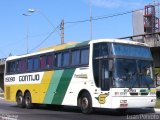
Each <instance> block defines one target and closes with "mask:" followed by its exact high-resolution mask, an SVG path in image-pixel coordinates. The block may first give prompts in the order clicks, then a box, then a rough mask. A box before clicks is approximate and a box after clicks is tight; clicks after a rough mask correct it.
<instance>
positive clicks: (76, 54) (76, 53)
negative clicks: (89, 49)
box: [71, 50, 80, 65]
mask: <svg viewBox="0 0 160 120" xmlns="http://www.w3.org/2000/svg"><path fill="white" fill-rule="evenodd" d="M71 53H72V59H71V65H79V64H80V50H73V51H72V52H71Z"/></svg>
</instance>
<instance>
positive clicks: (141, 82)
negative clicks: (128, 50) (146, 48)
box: [113, 59, 154, 88]
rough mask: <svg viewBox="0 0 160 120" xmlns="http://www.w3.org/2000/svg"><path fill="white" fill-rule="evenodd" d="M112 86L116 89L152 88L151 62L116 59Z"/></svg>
mask: <svg viewBox="0 0 160 120" xmlns="http://www.w3.org/2000/svg"><path fill="white" fill-rule="evenodd" d="M113 86H114V87H116V88H133V87H134V88H152V87H154V80H153V72H152V61H148V60H134V59H132V60H129V59H116V60H115V74H114V81H113Z"/></svg>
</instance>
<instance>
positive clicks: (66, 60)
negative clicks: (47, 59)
mask: <svg viewBox="0 0 160 120" xmlns="http://www.w3.org/2000/svg"><path fill="white" fill-rule="evenodd" d="M62 60H63V66H68V65H69V52H63V58H62Z"/></svg>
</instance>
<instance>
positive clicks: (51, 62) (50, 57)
mask: <svg viewBox="0 0 160 120" xmlns="http://www.w3.org/2000/svg"><path fill="white" fill-rule="evenodd" d="M52 66H53V56H52V55H48V56H47V68H52Z"/></svg>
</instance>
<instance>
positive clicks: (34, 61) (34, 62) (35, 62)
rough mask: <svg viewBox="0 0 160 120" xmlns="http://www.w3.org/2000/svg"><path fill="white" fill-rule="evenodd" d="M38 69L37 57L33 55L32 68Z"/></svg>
mask: <svg viewBox="0 0 160 120" xmlns="http://www.w3.org/2000/svg"><path fill="white" fill-rule="evenodd" d="M38 69H39V58H38V57H35V58H33V70H34V71H38Z"/></svg>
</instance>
